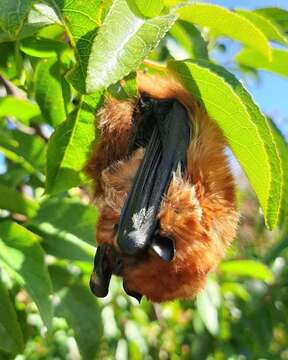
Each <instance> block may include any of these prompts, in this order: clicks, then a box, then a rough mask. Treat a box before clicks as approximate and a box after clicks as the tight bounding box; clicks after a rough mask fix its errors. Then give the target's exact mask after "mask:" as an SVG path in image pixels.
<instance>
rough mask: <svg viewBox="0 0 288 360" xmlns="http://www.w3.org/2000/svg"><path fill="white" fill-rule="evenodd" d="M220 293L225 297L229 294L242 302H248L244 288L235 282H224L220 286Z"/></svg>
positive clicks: (247, 294) (248, 298)
mask: <svg viewBox="0 0 288 360" xmlns="http://www.w3.org/2000/svg"><path fill="white" fill-rule="evenodd" d="M221 291H222V293H223V294H224V295H225V294H226V293H231V294H233V295H234V296H236V297H238V298H240V299H241V300H243V301H249V300H250V294H249V292H248V291H247V290H246V289H245V287H244V286H243V285H241V284H238V283H237V282H224V283H222V284H221Z"/></svg>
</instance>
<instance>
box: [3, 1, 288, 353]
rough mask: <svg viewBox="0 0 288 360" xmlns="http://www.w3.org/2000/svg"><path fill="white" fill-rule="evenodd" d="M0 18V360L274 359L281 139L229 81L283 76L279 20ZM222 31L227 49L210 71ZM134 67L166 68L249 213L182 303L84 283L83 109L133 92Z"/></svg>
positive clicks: (73, 7)
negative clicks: (245, 185) (235, 179)
mask: <svg viewBox="0 0 288 360" xmlns="http://www.w3.org/2000/svg"><path fill="white" fill-rule="evenodd" d="M19 4H20V5H21V6H19ZM0 8H1V15H0V53H1V57H0V92H1V97H0V152H1V154H2V155H1V157H0V167H1V168H3V169H2V171H1V174H0V209H1V210H0V359H2V358H3V359H12V358H15V356H16V355H17V354H22V355H18V356H17V357H16V358H17V359H18V360H19V359H50V358H53V359H54V358H61V359H62V358H63V359H64V358H71V359H78V358H83V359H102V358H103V359H114V358H116V359H128V358H129V359H142V358H145V359H154V358H155V359H157V358H160V359H168V358H171V359H191V358H195V359H260V358H261V359H280V358H281V359H288V352H287V348H288V332H287V323H288V317H287V313H288V284H287V275H288V272H287V268H288V267H287V262H288V251H287V249H288V235H287V234H288V229H287V224H285V221H286V222H287V212H288V201H287V198H288V185H287V184H288V167H287V164H288V151H287V144H286V143H285V141H284V139H283V137H282V135H281V133H280V132H279V131H278V129H277V128H276V126H275V125H274V124H273V122H272V120H271V119H268V118H267V117H266V116H265V115H264V114H263V113H262V112H261V110H260V109H259V107H258V106H257V105H256V104H255V102H254V101H253V99H252V97H251V96H250V94H249V93H248V92H247V90H246V89H245V87H244V86H243V81H241V80H244V81H245V79H246V77H247V74H249V73H251V72H253V73H257V72H258V71H259V69H264V70H267V71H271V72H274V73H276V74H278V75H281V76H284V77H287V76H288V73H287V63H288V50H287V44H288V35H287V31H288V12H287V11H285V10H283V9H277V8H263V9H261V8H260V9H257V10H255V11H248V10H244V9H237V10H236V11H232V10H228V9H226V8H223V7H220V6H215V5H211V4H205V3H194V2H193V3H192V4H191V3H188V2H183V4H181V2H180V1H177V0H175V1H174V0H173V1H161V0H157V1H143V0H137V1H136V0H135V1H130V0H127V1H126V0H114V1H110V0H103V1H100V0H93V1H84V0H73V1H68V0H46V1H43V2H41V3H40V2H38V1H28V0H25V1H20V2H19V1H14V0H0ZM223 36H224V37H228V38H229V39H230V41H236V42H238V43H240V44H241V50H240V51H239V52H238V53H237V54H235V57H234V58H233V59H231V61H230V64H231V66H230V65H229V66H226V67H224V66H223V65H221V63H219V62H218V61H217V56H216V58H215V53H217V51H219V49H220V48H221V44H222V42H223ZM277 43H278V44H277ZM175 44H176V45H175ZM279 44H280V45H281V48H279ZM172 45H173V46H172ZM175 46H176V47H177V50H178V53H179V54H185V56H183V57H181V56H179V54H178V55H177V57H175ZM228 46H229V42H228ZM173 47H174V52H173ZM187 58H188V60H187ZM139 68H141V69H143V68H145V69H146V71H148V72H161V73H164V74H165V73H167V74H168V75H169V74H173V75H174V76H176V77H177V78H178V79H179V81H181V82H182V83H183V85H184V86H185V87H186V88H187V90H188V91H190V92H191V93H192V94H193V96H195V97H196V98H197V99H198V100H199V101H201V102H202V103H203V105H204V106H205V107H206V109H207V110H208V112H209V113H210V114H211V115H212V116H213V118H215V121H216V122H217V124H218V125H219V126H220V127H221V129H222V131H223V133H224V134H225V136H226V138H227V140H228V143H229V146H230V148H231V150H232V152H233V153H234V155H235V157H236V158H237V160H238V161H239V163H240V165H241V166H242V169H243V170H244V172H245V173H246V175H247V177H248V180H249V183H250V185H251V187H252V188H253V190H254V192H255V194H256V196H257V198H258V201H259V203H260V206H261V208H262V213H263V216H262V215H261V213H258V212H257V204H256V202H255V200H254V195H252V194H251V193H250V191H249V190H247V189H246V190H244V191H241V192H239V204H240V208H241V209H242V210H243V214H244V216H243V220H242V224H241V227H240V230H239V235H238V239H237V241H235V245H234V246H233V247H232V248H231V249H230V251H229V258H228V259H227V260H226V261H224V262H223V263H222V264H221V265H220V267H219V269H218V270H217V271H216V272H215V274H213V275H212V276H211V277H210V280H209V283H208V285H207V287H206V289H205V290H204V291H203V292H202V293H201V294H200V295H199V296H198V297H197V299H196V301H194V300H189V301H188V300H186V301H181V302H180V301H178V302H174V303H167V304H163V305H161V306H159V305H157V306H156V305H152V304H149V303H148V302H147V301H146V300H144V301H142V303H141V305H137V304H135V302H134V301H133V300H131V299H129V298H127V297H126V296H124V294H123V292H122V290H121V284H120V281H118V280H115V279H114V281H113V284H112V285H113V286H112V291H111V294H110V295H109V296H108V297H107V298H106V299H104V300H96V299H95V298H94V297H93V295H92V294H91V293H90V291H89V289H88V283H89V275H90V273H91V270H92V264H93V256H94V253H95V243H94V239H95V222H96V219H97V210H96V209H95V208H94V207H93V206H92V205H90V204H89V198H88V195H87V190H88V188H89V184H87V183H88V180H87V178H86V176H85V174H84V172H83V167H84V165H85V162H86V160H87V158H88V156H89V153H90V151H91V147H92V145H93V144H94V143H95V142H97V141H98V139H99V136H100V135H99V134H98V131H97V129H95V126H94V125H95V124H94V122H95V116H96V115H95V114H96V113H97V111H98V109H99V108H100V107H101V105H102V104H103V99H104V97H105V96H106V95H107V94H108V93H110V94H112V95H113V96H118V97H121V98H123V97H124V98H125V97H127V96H134V95H135V94H136V88H135V83H136V82H135V71H136V70H138V69H139ZM235 69H236V70H235ZM235 73H236V74H237V76H238V78H240V81H239V79H237V77H236V76H235ZM260 76H261V74H260ZM123 78H124V79H125V82H123V81H120V80H122V79H123ZM264 222H265V224H266V226H267V227H268V228H275V229H276V230H274V232H269V231H268V230H267V229H265V225H264ZM277 226H278V227H277ZM80 354H81V355H80Z"/></svg>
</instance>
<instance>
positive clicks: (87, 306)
mask: <svg viewBox="0 0 288 360" xmlns="http://www.w3.org/2000/svg"><path fill="white" fill-rule="evenodd" d="M49 271H50V274H51V277H52V279H53V284H54V287H55V288H56V289H57V290H59V292H58V295H59V302H58V303H57V305H56V314H57V315H58V316H61V317H64V318H65V319H66V321H67V323H68V324H69V326H71V328H72V329H73V330H74V334H75V339H76V341H77V344H78V346H79V349H80V352H81V354H82V357H83V359H84V360H90V359H91V360H94V359H98V358H101V356H100V357H99V354H98V351H99V346H100V343H101V338H102V334H103V324H102V320H101V308H100V306H99V305H98V303H97V300H96V299H95V297H94V296H93V295H92V293H91V292H90V290H88V288H87V287H84V286H83V285H82V284H81V283H80V282H78V284H73V283H72V284H69V283H67V279H69V277H68V274H67V272H65V271H64V270H63V269H61V268H59V267H58V268H57V267H56V266H54V267H51V268H50V269H49ZM67 285H69V286H67ZM97 355H98V356H97Z"/></svg>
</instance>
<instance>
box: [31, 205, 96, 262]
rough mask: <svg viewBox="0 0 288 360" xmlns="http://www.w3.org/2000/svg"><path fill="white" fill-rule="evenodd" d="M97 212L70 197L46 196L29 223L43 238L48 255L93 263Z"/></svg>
mask: <svg viewBox="0 0 288 360" xmlns="http://www.w3.org/2000/svg"><path fill="white" fill-rule="evenodd" d="M96 221H97V211H96V209H95V208H94V207H92V206H89V205H84V204H82V203H80V202H79V201H77V200H73V199H58V198H52V199H47V201H44V202H42V203H41V207H40V209H39V211H38V213H37V216H36V217H34V218H33V219H32V220H31V221H30V222H29V226H32V228H33V230H34V231H36V230H37V231H39V232H40V234H41V237H42V238H43V247H44V249H45V250H46V252H47V253H48V254H51V255H54V256H57V257H59V258H64V259H70V260H79V261H88V262H90V263H92V262H93V257H94V254H95V248H94V246H95V244H96V241H95V239H96V235H95V223H96Z"/></svg>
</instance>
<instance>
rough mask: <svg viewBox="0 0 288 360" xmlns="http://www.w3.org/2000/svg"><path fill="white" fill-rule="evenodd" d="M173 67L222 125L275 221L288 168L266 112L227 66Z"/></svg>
mask: <svg viewBox="0 0 288 360" xmlns="http://www.w3.org/2000/svg"><path fill="white" fill-rule="evenodd" d="M169 68H170V69H171V70H172V72H173V73H174V74H175V75H176V76H177V77H178V78H179V79H180V81H181V82H182V83H183V84H184V86H185V87H186V88H187V90H188V91H189V92H190V93H191V94H192V95H193V96H194V97H196V98H197V99H199V100H200V101H202V102H203V103H204V105H205V107H206V110H207V112H208V113H209V115H210V116H211V117H212V118H213V119H214V120H215V121H216V123H217V124H218V125H219V126H220V128H221V129H222V131H223V134H224V136H225V137H226V139H227V141H228V144H229V146H230V147H231V149H232V151H233V152H234V154H235V156H236V157H237V159H238V160H239V162H240V164H241V166H242V168H243V170H244V171H245V172H246V174H247V176H248V179H249V181H250V183H251V185H252V187H253V189H254V191H255V193H256V195H257V197H258V199H259V202H260V204H261V207H262V209H263V211H264V215H265V219H266V224H267V226H268V227H270V228H273V227H275V226H276V225H277V224H278V223H279V221H280V220H281V218H282V216H283V213H284V212H285V209H284V208H283V207H282V206H283V197H284V196H286V195H285V194H286V193H287V184H285V178H286V174H285V172H286V169H285V167H284V166H283V163H282V160H281V155H280V154H281V149H280V148H279V145H278V144H277V142H276V141H275V138H274V137H275V134H274V131H273V128H272V127H271V126H270V124H269V122H268V121H267V119H266V117H265V116H264V115H263V114H262V113H261V112H260V110H259V108H258V107H257V105H256V104H255V103H254V102H253V100H252V98H251V96H250V95H249V94H248V93H247V91H246V90H245V89H244V87H243V86H242V84H241V83H240V82H239V81H238V80H237V79H236V78H235V77H234V76H233V75H232V74H230V73H229V72H228V71H227V70H225V69H224V68H222V67H220V66H217V65H213V64H211V63H208V62H206V61H198V62H196V61H194V62H192V61H185V62H173V61H171V62H169Z"/></svg>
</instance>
